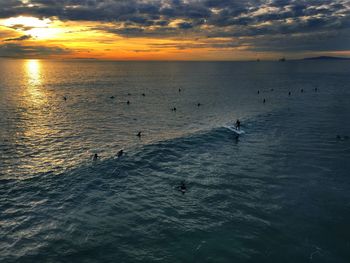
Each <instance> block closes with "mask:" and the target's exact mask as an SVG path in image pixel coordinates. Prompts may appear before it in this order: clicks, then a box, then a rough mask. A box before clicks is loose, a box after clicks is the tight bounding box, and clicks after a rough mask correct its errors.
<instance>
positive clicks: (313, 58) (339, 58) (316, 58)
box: [303, 56, 350, 60]
mask: <svg viewBox="0 0 350 263" xmlns="http://www.w3.org/2000/svg"><path fill="white" fill-rule="evenodd" d="M303 60H350V58H344V57H329V56H320V57H311V58H304V59H303Z"/></svg>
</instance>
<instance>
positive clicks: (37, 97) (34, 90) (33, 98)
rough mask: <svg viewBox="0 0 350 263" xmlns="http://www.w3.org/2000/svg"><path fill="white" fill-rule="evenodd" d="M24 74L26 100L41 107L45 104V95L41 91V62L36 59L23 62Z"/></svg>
mask: <svg viewBox="0 0 350 263" xmlns="http://www.w3.org/2000/svg"><path fill="white" fill-rule="evenodd" d="M25 72H26V86H27V89H26V91H27V92H28V99H29V100H30V102H31V103H33V104H35V105H41V104H43V103H44V102H45V100H46V99H45V93H44V92H43V91H42V81H43V80H42V73H41V62H40V60H37V59H30V60H26V61H25Z"/></svg>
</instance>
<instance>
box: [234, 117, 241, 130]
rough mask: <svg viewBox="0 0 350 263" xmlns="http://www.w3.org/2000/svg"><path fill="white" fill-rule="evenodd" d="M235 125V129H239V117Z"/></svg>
mask: <svg viewBox="0 0 350 263" xmlns="http://www.w3.org/2000/svg"><path fill="white" fill-rule="evenodd" d="M235 126H236V129H237V130H240V129H241V122H240V121H239V119H237V121H236V124H235Z"/></svg>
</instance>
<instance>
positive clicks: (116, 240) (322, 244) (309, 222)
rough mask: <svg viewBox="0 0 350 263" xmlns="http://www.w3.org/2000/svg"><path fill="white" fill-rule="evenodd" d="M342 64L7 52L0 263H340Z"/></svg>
mask: <svg viewBox="0 0 350 263" xmlns="http://www.w3.org/2000/svg"><path fill="white" fill-rule="evenodd" d="M349 74H350V62H348V61H287V62H108V61H106V62H102V61H49V60H10V59H1V60H0V262H293V263H294V262H344V263H345V262H349V260H350V223H349V222H350V177H349V176H350V173H349V171H350V162H349V160H350V139H349V136H350V86H349V83H350V75H349ZM289 93H290V94H289ZM264 100H265V102H264ZM128 101H129V103H127V102H128ZM174 107H175V108H176V111H174V110H172V109H173V108H174ZM236 119H240V121H241V124H242V128H241V129H243V130H244V131H245V134H244V135H242V136H240V137H238V138H237V137H236V136H235V135H234V133H233V132H232V131H231V130H229V129H227V128H226V126H227V125H232V124H233V123H234V122H235V121H236ZM140 131H141V135H142V136H141V138H139V137H137V136H136V134H137V133H138V132H140ZM121 149H123V150H124V153H125V154H124V155H123V156H122V157H120V158H117V157H116V154H117V152H118V151H119V150H121ZM94 154H97V155H98V156H99V158H98V160H97V161H92V156H93V155H94ZM182 181H185V184H186V186H187V191H186V193H185V194H182V193H181V192H179V191H178V190H177V187H178V186H179V185H180V183H181V182H182Z"/></svg>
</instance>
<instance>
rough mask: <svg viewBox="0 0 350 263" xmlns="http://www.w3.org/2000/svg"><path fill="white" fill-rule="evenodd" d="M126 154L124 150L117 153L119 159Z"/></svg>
mask: <svg viewBox="0 0 350 263" xmlns="http://www.w3.org/2000/svg"><path fill="white" fill-rule="evenodd" d="M123 154H124V151H123V150H120V151H119V152H118V153H117V157H118V158H119V157H122V155H123Z"/></svg>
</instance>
